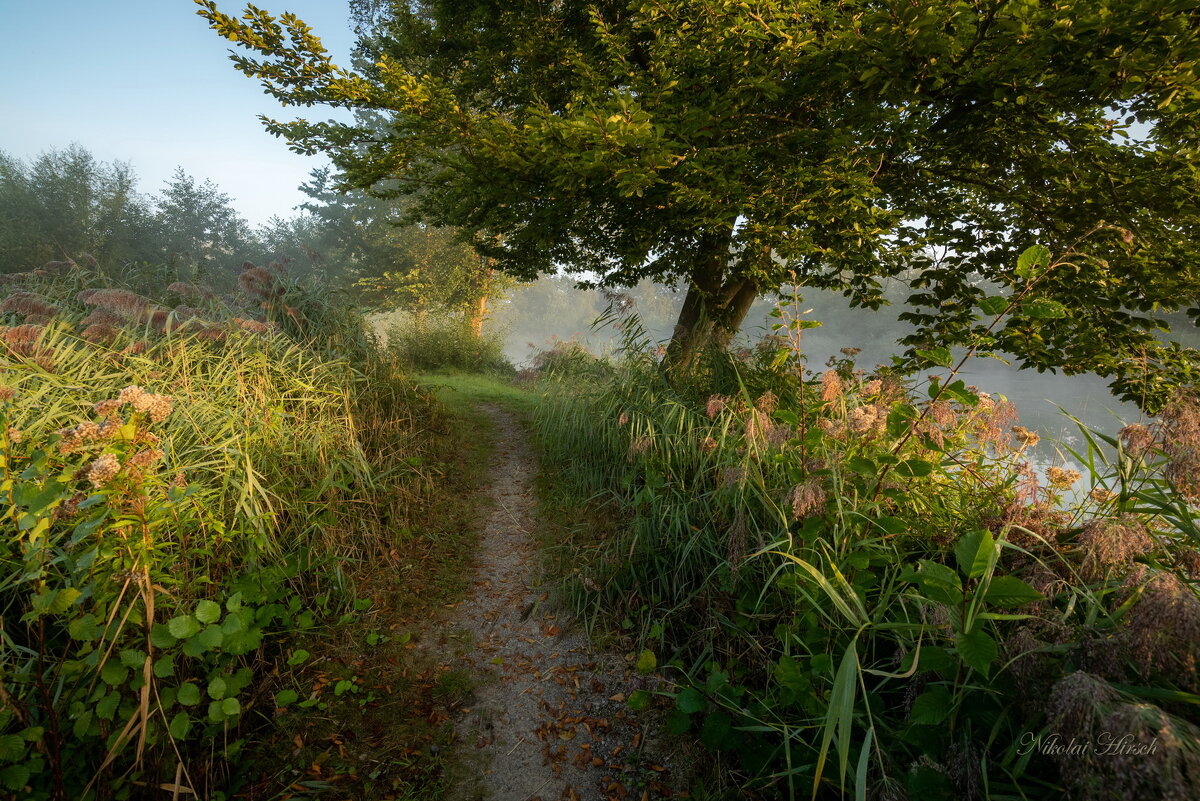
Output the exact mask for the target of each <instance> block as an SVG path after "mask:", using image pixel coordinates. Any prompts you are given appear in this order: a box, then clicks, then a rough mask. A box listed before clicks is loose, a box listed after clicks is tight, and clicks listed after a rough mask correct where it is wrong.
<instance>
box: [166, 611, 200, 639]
mask: <svg viewBox="0 0 1200 801" xmlns="http://www.w3.org/2000/svg"><path fill="white" fill-rule="evenodd" d="M167 628H168V629H169V630H170V632H171V636H172V637H174V638H175V639H177V640H186V639H187V638H188V637H192V636H195V635H196V634H198V633H199V632H200V621H198V620H196V618H194V617H192V616H191V615H179V616H178V617H173V618H171V619H170V620H169V621H168V622H167Z"/></svg>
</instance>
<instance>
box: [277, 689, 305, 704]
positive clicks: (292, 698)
mask: <svg viewBox="0 0 1200 801" xmlns="http://www.w3.org/2000/svg"><path fill="white" fill-rule="evenodd" d="M299 697H300V694H299V693H297V692H296V691H295V690H280V691H279V692H277V693H275V706H280V707H282V706H288V705H289V704H294V703H296V699H298V698H299Z"/></svg>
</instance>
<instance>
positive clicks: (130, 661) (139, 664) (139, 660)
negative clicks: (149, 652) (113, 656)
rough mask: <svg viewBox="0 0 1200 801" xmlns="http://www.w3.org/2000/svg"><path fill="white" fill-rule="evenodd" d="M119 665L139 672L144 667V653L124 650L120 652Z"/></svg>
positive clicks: (128, 649) (131, 649)
mask: <svg viewBox="0 0 1200 801" xmlns="http://www.w3.org/2000/svg"><path fill="white" fill-rule="evenodd" d="M121 664H122V665H124V666H125V667H127V668H132V669H133V670H141V669H142V668H143V667H145V665H146V652H145V651H138V650H135V649H133V648H125V649H123V650H122V651H121Z"/></svg>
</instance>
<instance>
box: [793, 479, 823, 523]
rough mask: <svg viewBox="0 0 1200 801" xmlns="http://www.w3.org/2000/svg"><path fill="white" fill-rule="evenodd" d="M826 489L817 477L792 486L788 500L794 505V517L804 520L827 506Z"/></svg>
mask: <svg viewBox="0 0 1200 801" xmlns="http://www.w3.org/2000/svg"><path fill="white" fill-rule="evenodd" d="M825 498H826V495H825V490H824V489H823V488H822V487H821V482H819V481H818V480H817V479H815V478H810V479H807V480H806V481H803V482H802V483H800V484H797V485H796V486H794V487H792V491H791V493H789V495H788V501H789V502H790V503H791V505H792V517H794V518H795V519H797V520H804V519H805V518H808V517H812V515H813V514H815V513H817V512H820V511H821V510H822V509H824V508H825Z"/></svg>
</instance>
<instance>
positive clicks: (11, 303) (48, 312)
mask: <svg viewBox="0 0 1200 801" xmlns="http://www.w3.org/2000/svg"><path fill="white" fill-rule="evenodd" d="M5 313H8V314H19V315H21V316H22V317H24V318H25V321H26V322H34V321H31V320H30V319H29V318H30V317H37V318H40V319H41V321H42V322H46V321H49V320H50V318H51V317H53V316H54V315H56V314H58V307H57V306H55V305H54V304H53V303H51V302H50V301H48V300H46V299H45V298H43V297H41V296H39V295H35V294H33V293H32V292H24V291H21V292H14V293H13V294H11V295H9V296H8V297H7V298H5V299H4V300H3V301H0V314H5Z"/></svg>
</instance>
